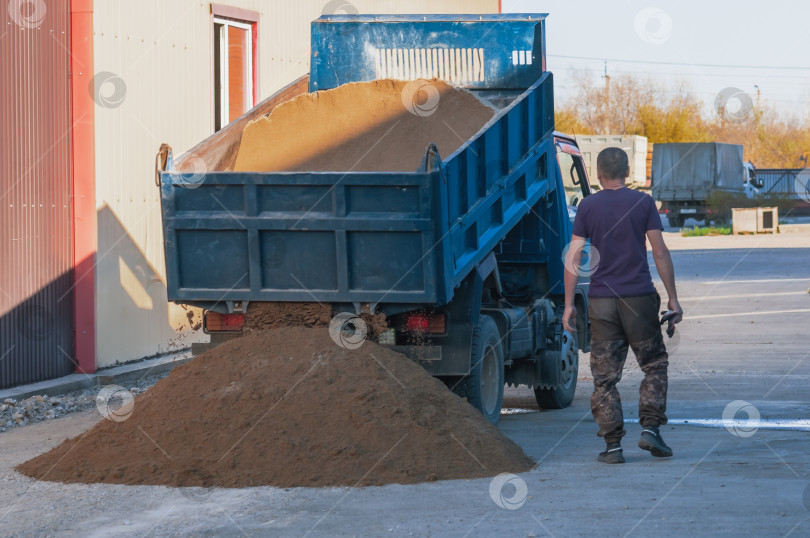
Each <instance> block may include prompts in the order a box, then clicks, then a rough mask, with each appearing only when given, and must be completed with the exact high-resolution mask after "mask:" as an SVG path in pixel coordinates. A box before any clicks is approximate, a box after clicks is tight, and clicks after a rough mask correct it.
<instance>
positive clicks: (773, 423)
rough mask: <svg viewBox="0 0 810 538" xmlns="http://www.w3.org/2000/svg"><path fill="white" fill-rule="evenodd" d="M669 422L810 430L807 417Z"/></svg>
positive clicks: (689, 424) (728, 426)
mask: <svg viewBox="0 0 810 538" xmlns="http://www.w3.org/2000/svg"><path fill="white" fill-rule="evenodd" d="M624 422H625V423H632V424H637V423H638V419H637V418H628V419H625V421H624ZM667 424H683V425H684V426H703V427H704V428H734V427H735V426H742V427H744V428H745V429H747V430H750V429H760V430H799V431H810V420H808V419H806V418H799V419H796V418H761V419H722V418H671V419H669V420H668V421H667Z"/></svg>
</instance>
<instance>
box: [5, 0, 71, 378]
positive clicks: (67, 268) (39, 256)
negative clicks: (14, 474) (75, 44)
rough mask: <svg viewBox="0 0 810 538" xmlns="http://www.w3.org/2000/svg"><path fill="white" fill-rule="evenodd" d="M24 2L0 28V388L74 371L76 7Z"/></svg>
mask: <svg viewBox="0 0 810 538" xmlns="http://www.w3.org/2000/svg"><path fill="white" fill-rule="evenodd" d="M17 4H18V3H16V2H12V3H11V4H9V6H8V7H9V13H8V17H7V18H6V24H4V25H3V26H2V28H0V31H2V32H3V33H2V36H0V118H2V121H0V388H2V387H8V386H12V385H17V384H22V383H29V382H34V381H39V380H43V379H48V378H53V377H59V376H62V375H66V374H69V373H71V372H72V371H73V369H74V368H73V361H72V358H71V357H72V356H73V323H72V319H73V318H72V315H73V314H72V308H73V297H72V293H71V285H72V278H73V276H72V273H71V267H72V264H73V255H72V242H71V241H72V232H71V203H70V191H71V167H70V153H71V137H70V86H69V83H70V78H69V77H70V74H69V65H70V63H69V59H70V54H69V51H70V39H69V37H70V35H69V21H70V10H69V3H68V2H49V3H48V4H47V8H46V9H44V11H39V12H38V11H36V10H34V11H24V12H18V11H16V5H17ZM22 5H23V9H25V8H26V4H22ZM34 5H35V4H34V3H29V4H28V5H27V7H31V6H34ZM39 5H40V6H42V5H44V4H39ZM4 7H5V6H4Z"/></svg>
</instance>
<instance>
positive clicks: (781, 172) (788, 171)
mask: <svg viewBox="0 0 810 538" xmlns="http://www.w3.org/2000/svg"><path fill="white" fill-rule="evenodd" d="M756 173H757V179H758V180H759V181H761V182H762V188H761V189H760V192H761V193H762V194H763V195H765V196H775V197H782V198H791V199H793V200H804V201H808V198H810V168H804V169H802V168H769V169H757V171H756Z"/></svg>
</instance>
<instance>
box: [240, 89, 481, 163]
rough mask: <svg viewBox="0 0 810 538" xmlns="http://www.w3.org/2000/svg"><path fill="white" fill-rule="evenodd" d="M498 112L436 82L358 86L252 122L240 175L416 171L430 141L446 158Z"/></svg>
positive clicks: (296, 102) (302, 99) (306, 98)
mask: <svg viewBox="0 0 810 538" xmlns="http://www.w3.org/2000/svg"><path fill="white" fill-rule="evenodd" d="M493 115H494V110H493V109H491V108H490V107H488V106H486V105H485V104H483V103H481V101H479V100H478V99H477V98H476V97H475V96H474V95H473V94H472V93H470V92H468V91H465V90H461V89H457V88H454V87H453V86H450V85H449V84H447V83H445V82H443V81H441V80H438V79H433V80H429V81H428V80H417V81H410V82H407V81H401V80H390V79H384V80H374V81H371V82H353V83H350V84H344V85H343V86H340V87H338V88H335V89H333V90H326V91H320V92H315V93H308V94H305V95H301V96H299V97H296V98H295V99H292V100H291V101H288V102H286V103H283V104H281V105H279V106H278V107H276V108H275V109H274V110H273V111H272V112H271V113H270V114H269V115H268V116H266V117H261V118H258V119H256V120H253V121H251V122H250V123H248V125H247V126H246V127H245V129H244V131H243V133H242V140H241V145H240V147H239V152H238V154H237V156H236V162H235V164H234V170H236V171H250V172H273V171H281V170H289V171H293V170H297V171H350V170H351V171H409V172H412V171H415V170H416V169H417V168H419V165H420V164H421V162H422V158H423V157H424V155H425V150H426V149H427V146H428V144H430V143H431V142H432V143H434V144H436V145H437V146H438V148H439V154H440V155H441V156H442V158H446V157H448V156H449V155H450V154H451V153H453V152H454V151H455V150H456V149H458V148H459V146H461V145H462V144H463V143H464V142H466V141H467V140H468V139H469V138H470V137H472V135H474V134H475V133H477V132H478V131H479V130H480V129H481V127H482V126H483V125H484V124H485V123H486V122H487V121H489V120H490V119H491V118H492V116H493Z"/></svg>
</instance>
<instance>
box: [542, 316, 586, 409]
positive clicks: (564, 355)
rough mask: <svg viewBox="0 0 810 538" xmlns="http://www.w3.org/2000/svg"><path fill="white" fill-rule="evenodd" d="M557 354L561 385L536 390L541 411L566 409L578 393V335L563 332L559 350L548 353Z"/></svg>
mask: <svg viewBox="0 0 810 538" xmlns="http://www.w3.org/2000/svg"><path fill="white" fill-rule="evenodd" d="M547 353H557V354H558V355H559V356H558V359H559V364H560V381H561V383H560V385H559V386H557V387H555V388H550V389H544V388H541V387H537V388H535V389H534V397H535V398H536V399H537V405H539V406H540V409H564V408H566V407H568V406H569V405H571V402H572V401H574V393H575V392H576V391H577V375H578V372H579V346H578V345H577V337H576V334H572V333H569V332H568V331H565V332H563V335H562V342H561V344H560V349H559V350H552V351H547Z"/></svg>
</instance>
